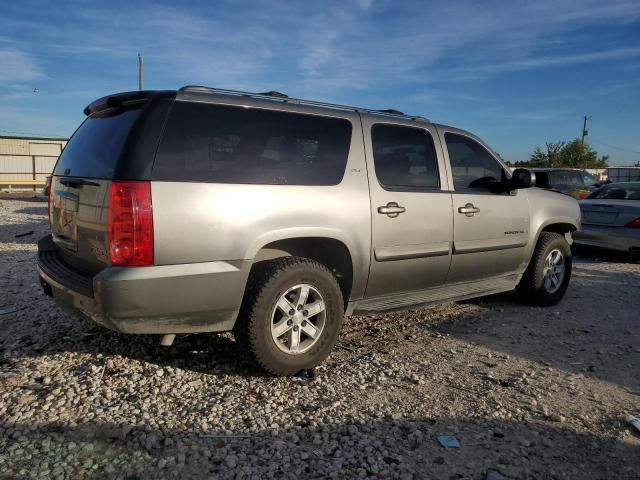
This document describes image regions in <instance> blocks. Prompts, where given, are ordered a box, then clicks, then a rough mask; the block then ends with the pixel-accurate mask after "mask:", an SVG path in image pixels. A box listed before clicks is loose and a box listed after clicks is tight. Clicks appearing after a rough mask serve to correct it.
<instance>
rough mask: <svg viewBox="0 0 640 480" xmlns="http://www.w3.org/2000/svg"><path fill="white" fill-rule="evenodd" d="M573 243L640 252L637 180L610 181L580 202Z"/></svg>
mask: <svg viewBox="0 0 640 480" xmlns="http://www.w3.org/2000/svg"><path fill="white" fill-rule="evenodd" d="M580 210H582V230H580V231H578V232H576V233H575V234H574V239H575V243H578V244H582V245H590V246H594V247H601V248H606V249H609V250H617V251H621V252H627V253H632V254H640V182H622V183H610V184H609V185H605V186H603V187H601V188H599V189H598V190H596V191H595V192H593V193H592V194H591V195H589V197H587V199H586V200H582V201H581V202H580Z"/></svg>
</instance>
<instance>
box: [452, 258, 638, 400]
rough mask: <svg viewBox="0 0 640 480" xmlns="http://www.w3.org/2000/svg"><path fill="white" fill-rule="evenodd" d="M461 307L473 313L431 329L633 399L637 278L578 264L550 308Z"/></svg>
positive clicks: (494, 302) (485, 301) (497, 301)
mask: <svg viewBox="0 0 640 480" xmlns="http://www.w3.org/2000/svg"><path fill="white" fill-rule="evenodd" d="M571 300H573V301H571ZM467 303H470V304H472V305H476V306H478V308H479V309H480V311H479V312H477V313H474V314H472V315H462V316H457V317H451V318H450V319H449V321H448V322H444V323H442V324H440V325H439V331H441V332H444V333H448V334H450V335H453V336H455V337H457V338H460V339H462V340H464V341H465V342H472V343H475V344H479V345H483V346H485V347H487V348H490V349H492V350H495V351H498V352H503V353H506V354H510V355H516V356H519V357H522V358H527V359H529V360H532V361H534V362H537V363H540V364H542V365H547V366H552V367H555V368H559V369H562V370H564V371H566V372H572V373H580V374H583V375H585V376H587V377H593V378H597V379H600V380H603V381H606V382H611V383H615V384H618V385H620V386H623V387H626V388H627V389H629V390H631V391H632V392H638V393H640V377H638V376H637V375H635V374H633V373H632V372H636V371H638V369H639V368H640V323H639V322H638V316H637V315H638V312H639V311H640V272H628V271H606V270H603V269H598V268H597V265H594V264H581V263H579V262H578V263H575V264H574V270H573V276H572V280H571V284H570V286H569V289H568V291H567V293H566V296H565V299H564V300H563V301H561V302H560V303H559V304H558V305H556V306H552V307H531V306H527V305H522V304H521V303H519V302H518V299H517V296H516V294H515V293H505V294H500V295H494V296H491V297H485V298H480V299H474V300H470V301H469V302H467ZM616 305H624V308H620V309H616V308H615V306H616Z"/></svg>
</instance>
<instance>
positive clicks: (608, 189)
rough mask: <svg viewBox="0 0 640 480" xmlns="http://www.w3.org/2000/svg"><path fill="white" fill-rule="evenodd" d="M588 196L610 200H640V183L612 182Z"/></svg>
mask: <svg viewBox="0 0 640 480" xmlns="http://www.w3.org/2000/svg"><path fill="white" fill-rule="evenodd" d="M587 198H602V199H605V198H606V199H610V200H640V182H639V183H626V184H625V183H612V184H611V185H607V186H605V187H602V188H599V189H598V190H596V191H595V192H593V193H592V194H591V195H589V196H588V197H587Z"/></svg>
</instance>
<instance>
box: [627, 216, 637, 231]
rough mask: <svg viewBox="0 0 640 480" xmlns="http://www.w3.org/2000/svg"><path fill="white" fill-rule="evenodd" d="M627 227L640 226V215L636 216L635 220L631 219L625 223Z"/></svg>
mask: <svg viewBox="0 0 640 480" xmlns="http://www.w3.org/2000/svg"><path fill="white" fill-rule="evenodd" d="M625 227H631V228H640V217H639V218H636V219H635V220H631V221H630V222H629V223H627V224H626V225H625Z"/></svg>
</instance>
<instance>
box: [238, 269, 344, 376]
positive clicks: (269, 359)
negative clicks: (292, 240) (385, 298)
mask: <svg viewBox="0 0 640 480" xmlns="http://www.w3.org/2000/svg"><path fill="white" fill-rule="evenodd" d="M343 319H344V302H343V298H342V292H341V290H340V287H339V285H338V282H337V281H336V278H335V277H334V276H333V274H332V273H331V272H330V271H329V270H328V269H327V268H326V267H325V266H324V265H322V264H321V263H319V262H316V261H314V260H310V259H307V258H301V257H282V258H278V259H275V260H272V261H268V262H260V263H257V264H255V265H254V266H253V268H252V271H251V274H250V276H249V281H248V284H247V289H246V292H245V296H244V300H243V303H242V307H241V309H240V315H239V317H238V320H237V322H236V325H235V327H234V336H235V338H236V341H237V342H238V345H239V346H240V348H242V349H243V350H246V351H247V352H248V353H249V355H250V356H251V357H252V359H253V360H254V361H255V362H256V363H257V364H258V365H260V366H261V367H262V368H263V369H264V370H266V371H267V372H269V373H271V374H273V375H293V374H295V373H297V372H299V371H301V370H306V369H310V368H313V367H315V366H316V365H318V364H319V363H320V362H322V361H323V360H324V359H325V358H326V357H327V356H328V355H329V353H330V352H331V349H332V348H333V346H334V345H335V343H336V340H337V339H338V335H339V333H340V329H341V328H342V323H343Z"/></svg>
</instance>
